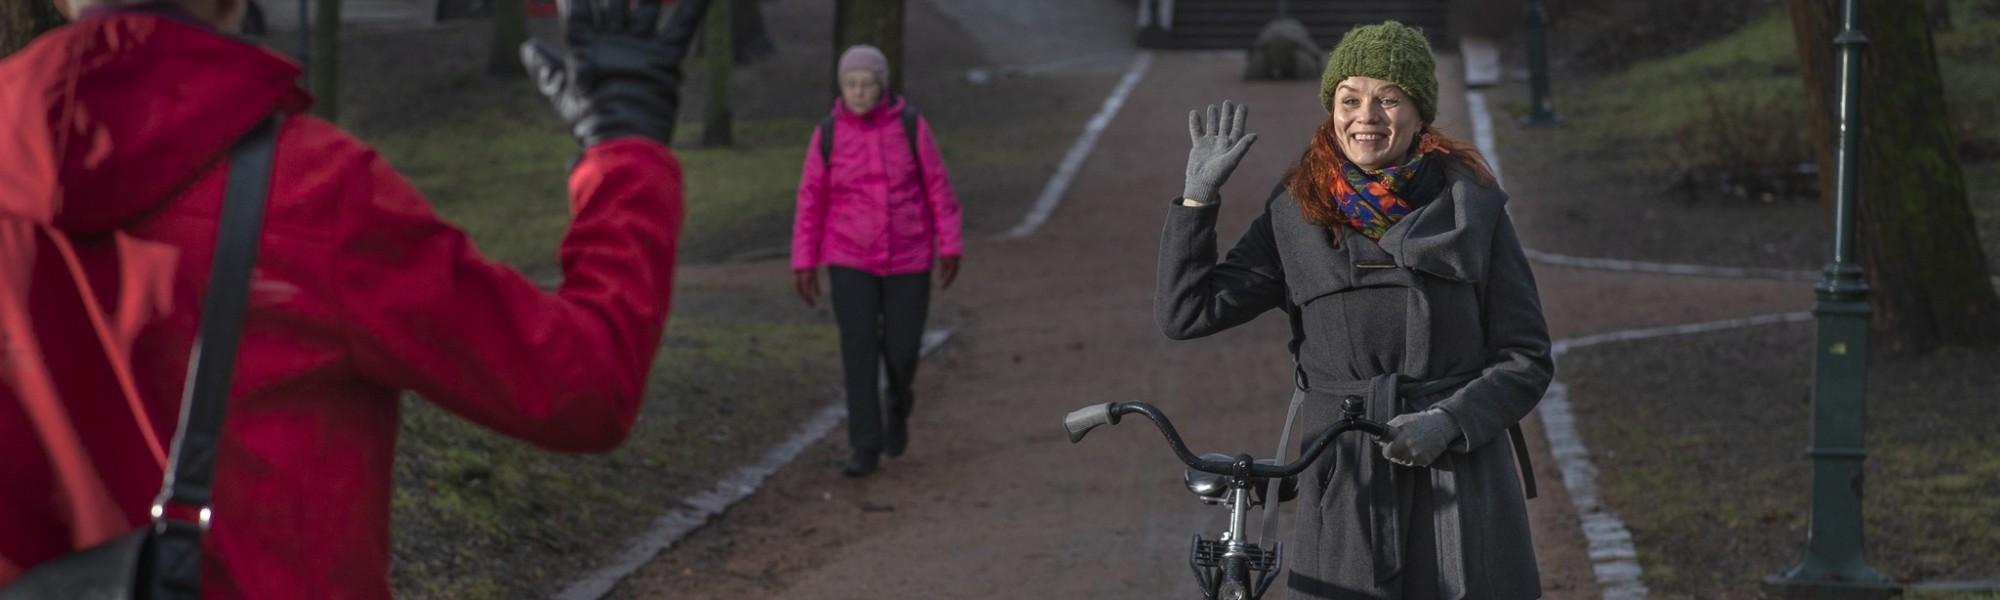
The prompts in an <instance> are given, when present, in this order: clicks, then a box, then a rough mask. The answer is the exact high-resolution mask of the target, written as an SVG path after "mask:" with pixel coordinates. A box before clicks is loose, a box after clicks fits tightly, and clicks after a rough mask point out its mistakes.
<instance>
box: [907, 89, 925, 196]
mask: <svg viewBox="0 0 2000 600" xmlns="http://www.w3.org/2000/svg"><path fill="white" fill-rule="evenodd" d="M917 127H919V125H918V124H917V107H915V106H910V103H909V101H908V100H904V101H903V136H904V137H907V138H909V139H910V163H911V164H914V165H916V166H917V185H919V186H923V187H924V188H925V191H926V192H928V191H929V189H928V188H929V186H928V185H927V184H926V183H925V182H924V155H923V153H921V152H918V151H917Z"/></svg>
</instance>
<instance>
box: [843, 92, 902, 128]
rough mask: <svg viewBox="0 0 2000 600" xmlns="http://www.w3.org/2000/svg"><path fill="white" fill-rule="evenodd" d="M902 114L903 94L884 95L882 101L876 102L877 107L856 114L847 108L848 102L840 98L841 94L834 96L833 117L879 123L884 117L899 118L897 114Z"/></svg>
mask: <svg viewBox="0 0 2000 600" xmlns="http://www.w3.org/2000/svg"><path fill="white" fill-rule="evenodd" d="M901 114H903V97H902V96H897V95H887V96H883V97H882V101H881V102H876V103H875V108H871V109H868V112H865V113H861V114H858V115H857V114H854V113H853V112H852V111H849V110H847V104H846V103H843V102H842V101H841V100H840V97H839V96H835V97H834V98H833V118H834V119H836V120H842V121H859V122H862V123H878V122H881V121H882V120H883V119H894V118H897V116H898V115H901Z"/></svg>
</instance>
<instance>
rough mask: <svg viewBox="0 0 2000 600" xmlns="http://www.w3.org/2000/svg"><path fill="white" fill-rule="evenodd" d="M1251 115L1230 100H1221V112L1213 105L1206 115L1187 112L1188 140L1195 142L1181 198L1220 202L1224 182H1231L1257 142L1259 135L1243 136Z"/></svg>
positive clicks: (1241, 106) (1196, 111)
mask: <svg viewBox="0 0 2000 600" xmlns="http://www.w3.org/2000/svg"><path fill="white" fill-rule="evenodd" d="M1249 113H1250V109H1249V108H1248V107H1246V106H1243V105H1241V104H1236V103H1234V102H1230V101H1228V100H1224V101H1222V109H1221V110H1220V111H1217V110H1216V108H1215V105H1213V104H1210V105H1208V113H1207V114H1202V112H1201V111H1198V110H1191V111H1188V137H1190V138H1193V139H1194V148H1193V149H1190V150H1188V165H1187V183H1186V187H1184V188H1182V190H1181V197H1182V198H1187V199H1189V200H1193V201H1195V202H1199V203H1203V204H1207V203H1212V202H1215V201H1217V200H1219V199H1221V190H1222V182H1224V181H1228V180H1229V174H1230V173H1231V172H1234V171H1235V170H1236V163H1239V162H1242V161H1243V153H1245V152H1248V151H1249V150H1250V144H1254V143H1256V142H1257V134H1254V133H1252V134H1249V135H1244V134H1243V117H1245V116H1247V115H1248V114H1249Z"/></svg>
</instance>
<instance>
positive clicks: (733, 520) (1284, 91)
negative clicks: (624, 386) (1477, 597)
mask: <svg viewBox="0 0 2000 600" xmlns="http://www.w3.org/2000/svg"><path fill="white" fill-rule="evenodd" d="M933 3H934V4H936V5H938V6H939V7H941V8H944V9H945V12H947V13H953V14H954V15H955V16H956V17H958V18H961V19H967V18H970V19H983V20H984V21H985V22H989V23H995V24H998V25H996V26H994V27H989V28H986V29H987V30H988V31H990V32H992V35H993V37H992V38H989V39H985V40H982V41H983V42H985V43H986V44H987V46H988V47H989V48H994V47H998V46H1002V45H1004V44H1008V43H1012V44H1015V46H1006V47H1007V48H1012V49H1011V50H1008V51H1006V52H1001V51H998V50H994V51H991V52H989V53H990V54H993V55H995V56H996V59H995V62H996V63H1002V64H1006V63H1013V64H1021V63H1042V64H1049V63H1048V61H1047V57H1048V56H1049V54H1048V53H1046V52H1045V53H1042V54H1037V52H1036V50H1035V46H1036V39H1035V38H1034V37H1033V36H1032V35H1028V33H1031V32H1032V31H1034V30H1035V27H1034V23H1033V22H1032V21H1031V20H1020V19H1028V18H1029V17H1027V16H1024V15H1028V14H1030V13H1031V12H1032V11H1023V12H1012V13H1007V14H993V13H988V14H984V15H981V14H978V13H976V12H971V11H972V9H969V8H965V7H964V6H959V7H957V8H956V9H954V8H952V6H953V5H955V4H964V3H965V2H964V1H963V0H933ZM1031 3H1032V4H1036V5H1038V6H1042V7H1046V8H1050V10H1049V11H1048V13H1047V14H1043V15H1042V16H1041V17H1040V18H1045V19H1052V20H1063V15H1062V13H1061V11H1059V10H1055V8H1053V7H1056V6H1059V5H1061V4H1062V2H1056V1H1055V0H1034V1H1033V2H1031ZM1075 4H1079V5H1089V6H1096V7H1097V8H1102V7H1101V6H1098V5H1102V4H1106V3H1105V2H1075ZM1110 4H1114V5H1115V4H1116V3H1110ZM955 10H956V11H957V12H954V11H955ZM1093 10H1095V9H1093ZM968 15H969V16H968ZM1006 19H1016V20H1006ZM1068 24H1069V21H1065V26H1067V25H1068ZM1001 25H1004V26H1001ZM1127 26H1128V27H1129V24H1128V25H1127ZM967 29H969V30H974V31H980V30H981V29H980V28H978V27H967ZM1050 29H1051V31H1067V30H1064V29H1060V28H1056V27H1053V26H1052V27H1051V28H1050ZM1071 33H1073V32H1071ZM1068 35H1070V33H1064V34H1063V37H1067V36H1068ZM1125 39H1129V38H1125ZM1064 51H1067V52H1082V53H1084V54H1085V55H1096V56H1113V57H1121V58H1122V57H1129V56H1132V54H1130V53H1129V52H1128V53H1126V54H1122V55H1120V54H1114V53H1112V51H1110V50H1106V51H1103V52H1098V51H1095V50H1091V49H1083V48H1068V49H1064ZM1441 58H1442V59H1443V60H1442V61H1441V64H1440V69H1439V70H1440V79H1441V80H1442V81H1443V82H1444V89H1443V90H1442V93H1441V106H1440V115H1441V116H1440V119H1441V120H1440V124H1441V125H1442V126H1443V127H1444V128H1446V129H1447V130H1448V131H1450V132H1454V133H1456V134H1458V135H1461V136H1463V137H1468V138H1469V137H1471V135H1472V125H1473V123H1472V120H1471V119H1472V117H1471V113H1469V112H1468V110H1467V107H1466V104H1465V102H1464V97H1465V93H1464V87H1463V84H1462V76H1461V72H1460V69H1459V67H1458V62H1457V60H1456V57H1455V56H1443V57H1441ZM1126 60H1129V59H1126ZM1150 60H1151V64H1150V66H1149V67H1148V68H1147V69H1146V70H1145V72H1144V75H1143V77H1142V78H1140V79H1139V80H1138V82H1137V84H1136V86H1135V87H1134V88H1133V89H1132V90H1131V92H1130V94H1129V96H1128V97H1127V98H1126V99H1125V104H1124V106H1123V108H1122V110H1121V111H1119V112H1118V114H1117V115H1116V117H1115V118H1114V119H1112V120H1111V121H1110V122H1109V123H1107V124H1106V126H1105V127H1104V129H1103V130H1102V132H1101V136H1100V137H1099V138H1098V139H1097V140H1096V142H1097V143H1096V148H1095V150H1094V151H1093V152H1092V153H1091V154H1089V155H1088V157H1087V159H1086V160H1084V162H1083V163H1082V164H1081V165H1080V167H1081V168H1080V169H1079V171H1078V174H1077V176H1076V178H1075V179H1074V180H1073V182H1071V184H1070V185H1069V187H1068V188H1067V192H1066V193H1065V194H1063V195H1062V203H1061V204H1060V205H1059V206H1058V207H1057V208H1056V209H1055V210H1054V211H1053V213H1051V216H1050V218H1049V220H1048V221H1047V222H1046V224H1044V225H1042V226H1041V228H1040V229H1039V230H1037V231H1036V232H1035V233H1033V234H1031V235H1027V236H1024V237H1020V238H1015V239H986V240H969V241H968V247H967V258H966V263H965V272H964V273H963V274H962V275H961V277H960V279H959V283H958V285H957V286H955V287H954V288H953V289H951V290H949V291H947V292H943V293H941V294H939V295H938V296H937V297H936V300H935V306H934V309H933V313H932V314H933V315H934V316H933V323H934V324H936V325H944V326H949V327H952V328H953V329H954V331H955V333H954V337H953V340H952V341H951V342H950V343H949V344H947V345H946V346H945V348H944V349H943V350H942V351H940V352H939V353H938V354H937V355H935V356H934V357H933V358H931V359H929V360H927V362H926V366H925V367H924V369H922V370H921V372H920V376H919V395H920V404H919V407H918V410H917V413H916V415H915V416H914V418H913V423H912V430H913V433H912V441H911V444H910V451H909V454H908V455H907V456H905V457H902V458H899V459H891V460H888V461H886V463H885V468H884V469H883V470H882V471H881V472H879V473H877V474H875V475H874V476H871V477H868V478H865V479H860V480H855V479H848V478H844V477H841V476H840V475H839V474H838V469H837V465H838V464H839V461H840V460H841V459H843V458H844V457H845V452H846V450H845V443H844V440H845V434H844V433H843V432H841V431H836V432H835V433H833V434H832V435H829V436H827V437H826V438H825V439H824V440H822V441H820V442H818V443H816V444H814V445H813V446H811V447H810V448H808V449H807V450H806V451H805V452H804V453H803V454H801V455H800V457H799V458H798V459H797V460H796V461H795V462H794V463H793V464H792V465H790V466H789V467H787V468H785V469H783V470H781V471H779V472H778V473H777V474H775V475H774V476H772V477H771V479H769V480H768V481H766V482H765V483H764V486H763V488H762V489H760V490H759V491H758V492H757V493H756V494H754V495H752V496H750V497H749V498H747V499H745V500H743V501H742V502H741V503H740V504H738V505H736V506H735V507H733V508H731V509H730V511H729V512H728V513H726V514H725V515H723V516H722V517H720V518H719V519H718V520H716V521H715V522H712V523H711V524H709V525H708V526H707V527H705V528H703V529H700V530H698V531H696V532H694V533H693V534H692V535H690V536H688V537H687V538H685V539H683V540H681V541H680V542H679V543H678V544H676V545H675V546H674V547H673V548H671V549H669V550H668V551H667V552H665V553H663V554H662V555H661V556H660V557H659V558H657V559H655V560H654V561H653V562H652V563H651V564H649V565H648V566H647V567H645V568H643V569H641V570H640V571H639V572H638V573H636V574H634V575H633V576H632V577H630V578H628V579H627V580H626V581H625V583H623V584H621V585H620V586H618V588H617V589H616V590H615V591H614V592H613V593H612V594H611V597H613V598H624V599H640V598H644V599H652V598H659V599H665V598H675V599H686V598H695V599H701V598H732V599H762V598H774V599H775V598H786V599H798V600H815V599H860V598H927V599H930V598H939V599H943V598H1022V597H1052V598H1139V597H1146V598H1169V597H1190V596H1191V595H1193V596H1195V597H1198V594H1193V590H1192V588H1191V582H1192V578H1191V576H1190V575H1189V573H1188V570H1187V565H1186V551H1187V544H1188V540H1189V537H1190V536H1191V535H1192V534H1194V533H1197V532H1199V533H1202V534H1203V535H1206V536H1210V537H1212V536H1213V535H1214V534H1215V533H1216V532H1217V531H1219V530H1220V529H1221V528H1222V527H1223V526H1224V523H1223V521H1222V517H1223V516H1224V513H1223V512H1222V511H1221V510H1220V509H1218V508H1215V507H1208V506H1204V505H1202V504H1200V503H1199V502H1197V501H1195V500H1194V499H1193V498H1191V497H1190V496H1189V495H1188V493H1187V492H1186V491H1185V490H1184V489H1182V487H1181V485H1180V481H1179V479H1180V471H1181V468H1180V466H1179V464H1178V463H1177V462H1176V461H1175V460H1174V459H1173V457H1172V456H1171V455H1170V454H1169V453H1168V452H1167V450H1166V448H1165V445H1164V444H1163V443H1162V442H1161V440H1160V438H1159V435H1158V434H1157V432H1156V431H1154V430H1152V429H1150V428H1149V427H1145V426H1144V425H1143V424H1141V425H1140V426H1136V427H1116V428H1109V429H1105V430H1101V431H1098V432H1096V433H1094V434H1092V436H1091V437H1090V439H1088V440H1086V441H1085V442H1084V443H1082V444H1079V445H1071V444H1069V443H1068V441H1067V440H1066V439H1065V438H1064V436H1063V435H1062V433H1061V427H1060V425H1059V421H1060V419H1061V417H1062V415H1063V414H1065V413H1066V412H1068V411H1070V410H1072V409H1075V408H1077V407H1080V406H1083V405H1086V404H1091V403H1098V402H1105V401H1113V400H1144V401H1147V402H1151V403H1154V404H1155V405H1157V406H1160V407H1162V408H1163V409H1165V410H1166V411H1168V412H1169V413H1170V414H1172V415H1173V416H1174V418H1175V420H1176V423H1177V424H1178V425H1180V427H1181V428H1182V430H1183V433H1184V435H1185V436H1186V438H1187V441H1188V442H1189V445H1190V446H1191V447H1193V448H1195V449H1196V451H1198V452H1200V451H1224V452H1230V453H1234V452H1240V451H1250V452H1255V453H1258V454H1266V453H1269V452H1270V451H1271V447H1272V446H1274V445H1275V437H1276V435H1277V433H1278V431H1277V430H1278V427H1279V425H1280V424H1281V423H1282V421H1283V419H1284V410H1285V403H1286V399H1287V398H1288V397H1289V388H1290V382H1291V377H1290V368H1291V359H1290V357H1289V355H1288V354H1287V353H1286V352H1285V347H1284V343H1283V341H1284V340H1285V339H1287V337H1288V336H1289V331H1288V328H1287V324H1286V323H1285V320H1284V318H1283V317H1282V316H1281V315H1276V314H1274V315H1267V316H1266V317H1263V318H1261V319H1259V320H1257V321H1255V322H1253V323H1250V324H1248V325H1246V326H1244V327H1240V328H1238V329H1235V330H1232V331H1228V332H1224V333H1222V334H1219V335H1216V336H1213V337H1209V338H1204V339H1201V340H1197V341H1190V342H1173V341H1169V340H1167V339H1165V338H1164V337H1163V336H1161V335H1160V333H1159V332H1158V330H1157V329H1156V328H1155V326H1154V325H1153V323H1152V317H1151V315H1152V312H1151V308H1152V307H1151V303H1152V289H1153V260H1154V253H1155V250H1156V247H1157V244H1158V236H1159V231H1160V225H1161V222H1162V219H1163V216H1164V212H1165V210H1166V208H1167V207H1166V204H1167V202H1168V201H1169V200H1170V199H1171V198H1172V197H1173V196H1174V195H1176V194H1177V193H1178V192H1179V189H1180V181H1181V176H1182V171H1183V165H1184V163H1185V159H1186V152H1187V151H1186V148H1187V143H1188V139H1187V136H1186V114H1187V111H1188V110H1189V109H1192V108H1197V107H1201V106H1205V105H1207V104H1210V103H1219V102H1220V101H1222V100H1223V99H1231V100H1236V101H1239V102H1243V103H1246V104H1248V105H1249V106H1250V107H1251V113H1250V118H1249V128H1250V130H1251V131H1254V132H1257V133H1258V134H1259V136H1260V140H1259V142H1258V143H1257V145H1256V147H1255V148H1253V149H1252V150H1251V152H1250V154H1249V157H1248V158H1247V159H1246V161H1245V163H1244V165H1243V166H1242V167H1241V168H1240V169H1239V170H1238V172H1237V173H1236V174H1235V175H1234V176H1233V177H1232V178H1231V180H1230V183H1229V185H1228V186H1226V187H1225V189H1224V192H1223V194H1224V198H1225V199H1224V203H1225V206H1224V208H1223V213H1222V218H1221V223H1220V227H1219V234H1220V237H1221V238H1222V243H1223V244H1225V245H1226V244H1229V243H1232V242H1233V241H1234V239H1235V236H1236V235H1238V234H1239V233H1240V232H1241V231H1242V230H1243V228H1244V227H1245V226H1246V225H1247V224H1248V222H1249V221H1250V220H1251V219H1252V218H1254V217H1255V216H1256V213H1257V212H1258V210H1259V207H1260V200H1261V199H1262V198H1263V196H1264V193H1265V192H1266V191H1267V190H1269V188H1270V185H1271V184H1272V182H1274V181H1276V180H1277V179H1278V177H1279V175H1280V173H1281V171H1282V170H1283V168H1284V167H1285V166H1286V164H1288V163H1289V162H1290V161H1291V160H1292V159H1293V158H1295V157H1296V156H1297V153H1298V151H1299V150H1300V149H1301V148H1303V147H1304V145H1305V142H1306V139H1307V136H1308V135H1309V134H1310V132H1311V131H1312V130H1313V128H1314V127H1315V126H1316V125H1317V124H1318V122H1319V121H1320V119H1321V118H1323V116H1324V114H1325V113H1324V111H1323V110H1322V109H1321V108H1320V107H1318V106H1317V104H1316V89H1317V82H1316V81H1312V82H1245V81H1243V80H1242V79H1241V78H1240V76H1239V75H1240V70H1241V66H1242V62H1241V61H1242V55H1241V54H1240V53H1229V52H1170V53H1158V54H1154V55H1153V56H1152V58H1151V59H1150ZM1099 62H1101V61H1099ZM1135 62H1136V61H1135ZM1088 64H1092V65H1095V64H1096V63H1094V62H1093V63H1088ZM1127 64H1130V63H1127ZM1116 70H1117V69H1108V70H1104V72H1103V73H1101V74H1097V75H1094V76H1097V77H1100V78H1101V80H1102V84H1103V89H1104V90H1105V92H1106V93H1108V92H1109V91H1110V90H1111V89H1112V87H1113V84H1114V83H1115V82H1116V81H1117V79H1118V75H1119V74H1118V73H1116V72H1113V71H1116ZM1063 117H1064V118H1070V119H1075V120H1077V121H1079V122H1081V121H1082V120H1083V119H1086V118H1088V115H1064V116H1063ZM1496 158H1497V159H1498V160H1499V161H1500V162H1502V163H1503V165H1504V163H1505V161H1506V157H1505V156H1499V157H1496ZM1505 173H1506V177H1507V178H1508V179H1509V180H1515V181H1518V180H1522V179H1523V178H1551V177H1559V176H1560V174H1558V173H1535V172H1524V171H1522V170H1506V171H1505ZM966 201H977V199H966ZM1534 201H1535V199H1534V198H1516V199H1514V202H1516V203H1531V202H1534ZM1519 226H1520V229H1521V232H1522V237H1523V240H1524V243H1525V244H1527V245H1529V246H1531V247H1532V246H1534V245H1535V243H1536V242H1537V240H1545V239H1552V238H1550V237H1548V236H1553V235H1560V234H1561V232H1560V231H1559V230H1554V229H1553V228H1544V227H1541V226H1540V224H1538V223H1535V222H1532V221H1530V222H1522V223H1519ZM785 269H786V266H785V264H784V263H783V262H781V261H767V262H761V263H749V264H732V265H715V266H696V267H689V268H687V269H685V270H684V271H683V278H684V279H683V280H684V281H685V282H686V283H687V284H689V285H726V286H758V287H769V288H772V289H774V290H778V289H782V288H783V286H785V285H787V283H788V282H789V277H787V276H786V275H785ZM1536 275H1537V277H1538V279H1539V282H1540V289H1541V293H1542V298H1543V303H1544V310H1545V313H1546V314H1547V316H1548V319H1549V322H1550V327H1551V330H1552V333H1553V335H1554V336H1555V337H1556V338H1558V339H1562V338H1574V337H1579V336H1584V335H1589V334H1596V333H1604V332H1611V331H1620V330H1630V329H1637V328H1646V327H1657V326H1665V325H1675V324H1683V323H1692V322H1701V321H1712V320H1717V319H1726V318H1739V317H1748V316H1754V315H1763V314H1770V313H1781V312H1789V311H1797V310H1803V309H1805V308H1807V306H1808V305H1809V302H1810V293H1809V291H1808V290H1807V289H1806V288H1805V287H1804V286H1802V285H1801V284H1798V283H1792V282H1770V281H1758V280H1745V279H1713V278H1701V277H1685V276H1664V275H1653V274H1642V273H1622V272H1612V271H1602V270H1585V269H1577V268H1566V267H1552V266H1547V265H1537V267H1536ZM1559 376H1560V374H1559ZM1528 426H1529V439H1530V440H1531V445H1532V446H1533V452H1535V454H1536V457H1535V464H1536V467H1537V477H1538V478H1539V480H1540V481H1541V483H1542V485H1541V488H1542V493H1543V496H1542V498H1541V499H1538V500H1535V501H1533V502H1531V503H1530V510H1531V513H1532V515H1531V516H1532V518H1533V521H1534V527H1535V541H1536V545H1537V559H1538V561H1539V562H1540V568H1541V573H1542V577H1543V583H1544V588H1545V590H1546V592H1547V597H1548V598H1553V599H1570V598H1574V599H1584V598H1591V599H1594V598H1600V597H1603V596H1604V594H1603V591H1602V590H1601V589H1600V588H1599V586H1598V583H1597V580H1598V578H1597V574H1596V573H1594V572H1593V563H1592V560H1591V558H1590V556H1589V549H1588V546H1587V544H1586V542H1585V538H1584V535H1583V533H1582V531H1581V529H1580V526H1579V520H1578V517H1577V512H1576V507H1575V506H1573V505H1572V503H1571V501H1570V498H1569V497H1568V494H1567V492H1566V490H1565V489H1564V488H1563V486H1562V481H1563V480H1562V477H1561V475H1560V473H1558V471H1557V470H1556V466H1555V465H1556V461H1555V460H1553V459H1552V458H1551V455H1550V451H1549V448H1548V444H1547V443H1546V438H1545V437H1544V435H1543V433H1542V430H1541V423H1540V419H1539V418H1538V417H1537V418H1531V419H1530V422H1529V423H1528ZM1272 597H1274V598H1275V597H1278V596H1275V595H1274V596H1272Z"/></svg>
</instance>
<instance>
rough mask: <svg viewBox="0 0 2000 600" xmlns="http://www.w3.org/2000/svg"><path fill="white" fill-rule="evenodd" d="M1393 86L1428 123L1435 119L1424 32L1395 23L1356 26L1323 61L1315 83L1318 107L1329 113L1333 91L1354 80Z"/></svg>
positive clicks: (1434, 83)
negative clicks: (1323, 69)
mask: <svg viewBox="0 0 2000 600" xmlns="http://www.w3.org/2000/svg"><path fill="white" fill-rule="evenodd" d="M1357 75H1359V76H1362V77H1373V78H1376V79H1380V80H1383V81H1387V82H1390V83H1394V84H1396V87H1400V88H1403V93H1405V94H1409V95H1410V98H1412V99H1415V100H1416V101H1417V112H1419V113H1421V114H1422V115H1423V117H1424V122H1426V123H1429V122H1431V121H1433V120H1435V119H1436V117H1437V98H1438V80H1437V62H1436V61H1434V60H1432V59H1431V45H1430V42H1428V41H1425V40H1424V31H1423V30H1422V29H1417V28H1415V27H1410V26H1408V25H1404V24H1402V23H1397V22H1395V21H1385V22H1382V23H1381V24H1377V25H1358V26H1355V28H1354V29H1350V30H1348V31H1347V34H1346V35H1343V36H1341V37H1340V45H1338V46H1334V47H1333V52H1332V53H1330V54H1328V55H1327V57H1326V74H1325V75H1323V76H1321V77H1320V79H1319V105H1320V106H1321V107H1323V108H1326V109H1327V110H1328V111H1331V110H1333V108H1332V101H1333V88H1334V86H1336V85H1340V82H1341V81H1343V80H1345V79H1347V78H1349V77H1354V76H1357Z"/></svg>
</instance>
